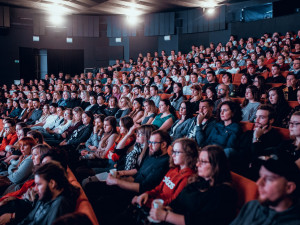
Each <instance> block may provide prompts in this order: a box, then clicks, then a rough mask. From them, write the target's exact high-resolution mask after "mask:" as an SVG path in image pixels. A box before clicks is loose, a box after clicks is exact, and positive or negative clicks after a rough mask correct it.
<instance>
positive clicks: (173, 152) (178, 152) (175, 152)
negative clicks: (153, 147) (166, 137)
mask: <svg viewBox="0 0 300 225" xmlns="http://www.w3.org/2000/svg"><path fill="white" fill-rule="evenodd" d="M180 153H184V152H181V151H172V154H174V155H179V154H180Z"/></svg>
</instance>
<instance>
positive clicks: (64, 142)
mask: <svg viewBox="0 0 300 225" xmlns="http://www.w3.org/2000/svg"><path fill="white" fill-rule="evenodd" d="M59 145H60V146H63V145H67V142H66V141H62V142H60V144H59Z"/></svg>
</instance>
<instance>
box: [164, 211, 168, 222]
mask: <svg viewBox="0 0 300 225" xmlns="http://www.w3.org/2000/svg"><path fill="white" fill-rule="evenodd" d="M168 214H169V211H168V210H166V215H165V219H164V222H166V220H167V217H168Z"/></svg>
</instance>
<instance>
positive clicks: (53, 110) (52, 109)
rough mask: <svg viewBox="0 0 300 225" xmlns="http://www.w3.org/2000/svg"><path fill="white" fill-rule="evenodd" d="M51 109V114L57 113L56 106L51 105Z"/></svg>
mask: <svg viewBox="0 0 300 225" xmlns="http://www.w3.org/2000/svg"><path fill="white" fill-rule="evenodd" d="M49 110H50V113H51V114H53V113H56V108H55V107H54V106H50V107H49Z"/></svg>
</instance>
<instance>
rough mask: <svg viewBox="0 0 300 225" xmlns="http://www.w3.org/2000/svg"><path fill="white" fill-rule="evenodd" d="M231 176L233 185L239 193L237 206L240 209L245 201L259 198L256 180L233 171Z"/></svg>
mask: <svg viewBox="0 0 300 225" xmlns="http://www.w3.org/2000/svg"><path fill="white" fill-rule="evenodd" d="M231 176H232V183H233V187H234V188H235V189H236V191H237V194H238V202H237V208H238V211H239V210H240V209H241V208H242V207H243V205H244V204H245V203H247V202H249V201H251V200H255V199H257V197H258V190H257V185H256V183H255V182H254V181H252V180H249V179H247V178H246V177H243V176H241V175H239V174H236V173H234V172H231Z"/></svg>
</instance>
